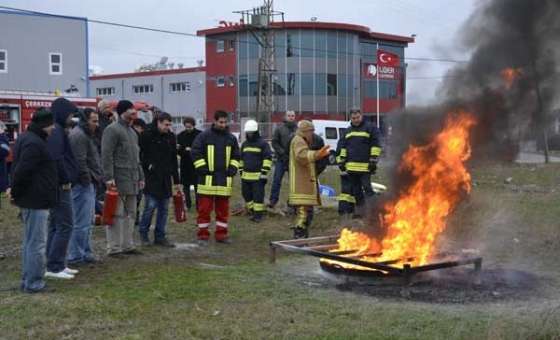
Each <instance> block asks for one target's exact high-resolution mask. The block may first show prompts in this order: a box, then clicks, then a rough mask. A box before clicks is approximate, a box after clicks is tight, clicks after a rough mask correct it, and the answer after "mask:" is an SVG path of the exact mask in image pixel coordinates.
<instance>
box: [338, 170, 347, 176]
mask: <svg viewBox="0 0 560 340" xmlns="http://www.w3.org/2000/svg"><path fill="white" fill-rule="evenodd" d="M340 176H343V177H344V176H348V173H347V172H346V171H341V172H340Z"/></svg>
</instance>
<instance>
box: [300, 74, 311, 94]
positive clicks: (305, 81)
mask: <svg viewBox="0 0 560 340" xmlns="http://www.w3.org/2000/svg"><path fill="white" fill-rule="evenodd" d="M301 94H302V95H303V96H312V95H313V74H312V73H302V75H301Z"/></svg>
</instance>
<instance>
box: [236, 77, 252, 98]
mask: <svg viewBox="0 0 560 340" xmlns="http://www.w3.org/2000/svg"><path fill="white" fill-rule="evenodd" d="M248 86H249V80H248V79H247V75H240V76H239V85H238V86H237V87H238V88H239V96H240V97H247V96H248V95H249V88H248Z"/></svg>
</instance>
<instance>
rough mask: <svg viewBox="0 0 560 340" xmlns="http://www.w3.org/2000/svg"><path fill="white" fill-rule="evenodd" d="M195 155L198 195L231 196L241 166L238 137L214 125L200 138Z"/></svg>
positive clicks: (197, 138)
mask: <svg viewBox="0 0 560 340" xmlns="http://www.w3.org/2000/svg"><path fill="white" fill-rule="evenodd" d="M191 152H192V156H193V160H194V168H195V170H196V172H197V177H198V186H197V193H198V194H201V195H210V196H231V193H232V183H233V176H235V174H236V173H237V170H238V169H239V167H240V157H239V145H238V143H237V139H236V138H235V136H234V135H232V134H231V133H230V132H229V131H228V130H219V129H216V128H215V127H214V125H212V127H210V128H209V129H207V130H205V131H204V132H202V133H201V134H199V135H198V136H196V138H195V139H194V142H193V145H192V149H191Z"/></svg>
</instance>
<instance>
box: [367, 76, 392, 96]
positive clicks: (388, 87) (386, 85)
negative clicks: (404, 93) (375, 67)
mask: <svg viewBox="0 0 560 340" xmlns="http://www.w3.org/2000/svg"><path fill="white" fill-rule="evenodd" d="M364 90H365V96H366V97H367V98H376V97H377V84H376V81H375V80H366V81H364ZM397 97H398V96H397V81H396V80H385V79H384V80H379V99H396V98H397Z"/></svg>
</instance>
